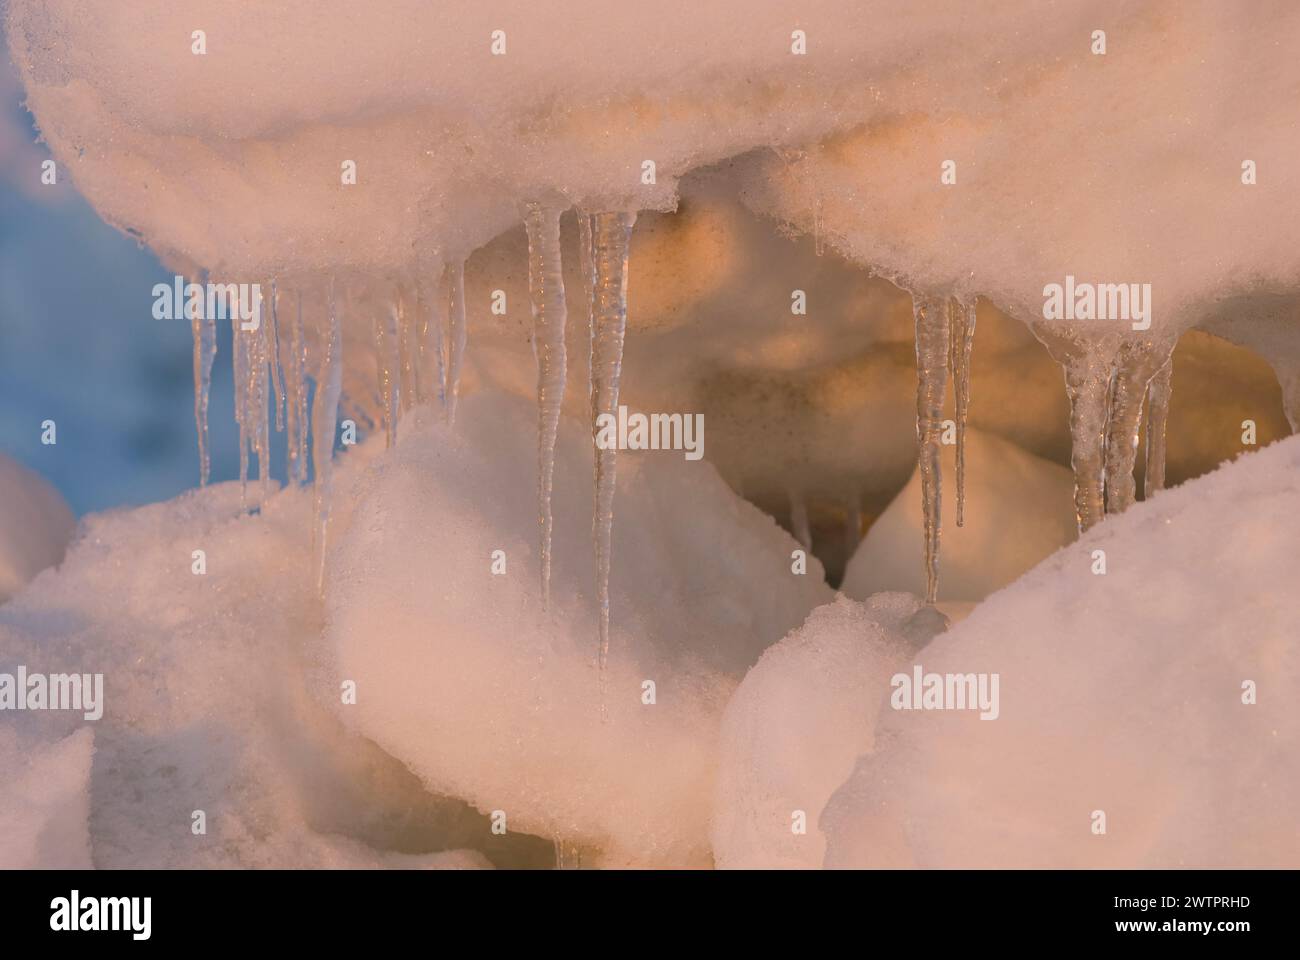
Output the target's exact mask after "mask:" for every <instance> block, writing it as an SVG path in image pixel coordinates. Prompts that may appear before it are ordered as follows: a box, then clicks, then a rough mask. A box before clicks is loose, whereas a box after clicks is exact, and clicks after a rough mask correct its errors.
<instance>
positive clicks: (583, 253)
mask: <svg viewBox="0 0 1300 960" xmlns="http://www.w3.org/2000/svg"><path fill="white" fill-rule="evenodd" d="M576 212H577V215H578V267H579V270H580V271H581V272H582V292H583V296H585V297H586V300H587V329H588V330H590V331H591V332H592V334H593V336H594V334H595V329H596V326H595V324H596V317H595V312H594V311H595V309H596V299H595V298H596V265H595V263H594V262H593V261H592V249H591V244H592V240H591V214H590V213H587V212H586V211H585V210H578V211H576ZM591 346H592V348H593V349H592V350H588V351H587V406H588V408H589V409H590V410H591V416H592V421H591V428H592V430H595V429H596V420H595V417H596V378H595V372H594V370H593V369H592V367H593V362H594V360H595V357H594V347H595V343H594V341H593V342H592V344H591Z"/></svg>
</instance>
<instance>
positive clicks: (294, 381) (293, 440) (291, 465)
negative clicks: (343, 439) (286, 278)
mask: <svg viewBox="0 0 1300 960" xmlns="http://www.w3.org/2000/svg"><path fill="white" fill-rule="evenodd" d="M294 299H295V300H297V310H296V311H295V312H294V313H291V314H289V315H288V319H287V320H286V322H285V324H284V327H285V328H287V329H288V337H287V341H288V342H287V343H286V344H285V349H284V350H282V351H281V352H280V356H281V358H282V360H283V368H284V369H283V377H284V413H285V418H284V419H285V461H286V463H287V464H288V468H287V473H288V475H289V483H290V484H293V485H297V484H301V483H305V482H306V480H307V454H306V444H307V431H308V425H307V375H306V367H305V365H304V361H305V359H306V358H305V356H304V347H303V337H302V294H298V295H297V296H296V297H295V298H294Z"/></svg>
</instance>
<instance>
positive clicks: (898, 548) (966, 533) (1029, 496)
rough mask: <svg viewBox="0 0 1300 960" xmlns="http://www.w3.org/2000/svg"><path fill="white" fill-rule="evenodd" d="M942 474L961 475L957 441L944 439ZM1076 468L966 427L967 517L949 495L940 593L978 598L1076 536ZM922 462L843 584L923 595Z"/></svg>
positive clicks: (856, 590)
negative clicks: (961, 521) (961, 517)
mask: <svg viewBox="0 0 1300 960" xmlns="http://www.w3.org/2000/svg"><path fill="white" fill-rule="evenodd" d="M940 449H941V450H942V452H943V475H944V477H945V478H950V477H953V476H954V475H955V468H954V461H955V451H956V449H957V448H956V446H955V445H951V444H949V445H943V446H941V447H940ZM1072 490H1073V487H1072V480H1071V477H1070V471H1069V470H1066V469H1065V468H1064V467H1061V466H1059V465H1057V464H1055V463H1050V462H1048V461H1047V460H1043V459H1041V458H1039V457H1036V456H1034V455H1033V454H1031V453H1026V452H1025V451H1024V450H1021V449H1020V448H1019V447H1017V446H1016V445H1015V444H1013V443H1009V442H1008V441H1006V440H1003V439H1002V438H1001V437H998V436H995V435H993V434H989V433H984V432H982V431H979V430H974V429H971V430H968V431H967V433H966V523H965V525H964V526H961V527H959V526H957V524H956V503H955V500H956V498H955V497H954V496H952V495H951V494H949V495H948V496H945V497H944V498H943V534H942V540H941V544H942V552H941V554H940V556H941V557H942V565H941V568H940V574H939V599H940V600H941V601H965V602H970V601H979V600H983V599H984V598H985V597H986V596H988V595H989V594H990V593H992V592H993V591H995V590H998V589H1000V588H1002V587H1004V586H1006V585H1007V584H1009V583H1011V582H1012V581H1013V580H1015V579H1016V578H1017V577H1019V576H1020V575H1021V574H1023V573H1024V572H1025V571H1027V570H1029V569H1030V568H1031V567H1033V566H1034V565H1035V564H1037V563H1038V562H1039V561H1040V560H1042V559H1043V558H1044V557H1046V556H1048V555H1049V554H1051V553H1052V552H1053V551H1055V550H1056V549H1058V548H1059V547H1061V546H1063V545H1065V544H1067V543H1069V542H1070V541H1071V540H1073V539H1074V537H1075V521H1074V510H1073V509H1072V504H1073V501H1072V495H1073V494H1072ZM920 499H921V478H920V470H919V468H918V470H917V471H916V472H914V473H913V474H912V479H911V480H909V481H908V484H907V486H906V487H904V488H903V490H902V491H901V492H900V493H899V494H898V496H897V497H896V498H895V499H894V501H893V503H891V504H890V505H889V506H888V507H887V508H886V509H885V512H884V513H882V514H881V515H880V516H879V517H877V518H876V520H875V522H874V523H872V525H871V528H870V529H869V530H868V531H867V535H866V536H865V537H864V538H863V539H862V542H861V543H860V544H859V545H858V549H857V552H856V553H854V555H853V558H852V559H851V560H850V561H849V566H848V569H847V570H846V571H845V573H844V582H843V583H842V585H841V589H842V590H843V591H844V592H845V593H846V594H848V595H849V596H850V597H856V598H858V599H862V600H865V599H866V598H867V597H869V596H871V595H872V594H874V593H879V592H880V591H883V590H905V591H909V592H913V593H918V594H921V595H924V593H925V586H926V580H925V565H924V563H922V550H923V544H924V537H923V536H922V533H923V531H922V528H921V521H922V517H921V514H920V512H919V511H918V510H917V509H916V505H917V503H918V502H920Z"/></svg>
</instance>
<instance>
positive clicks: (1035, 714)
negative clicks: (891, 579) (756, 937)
mask: <svg viewBox="0 0 1300 960" xmlns="http://www.w3.org/2000/svg"><path fill="white" fill-rule="evenodd" d="M1297 476H1300V440H1297V439H1295V438H1292V439H1288V440H1284V441H1281V442H1279V443H1277V444H1274V445H1273V446H1271V447H1269V448H1267V449H1265V450H1262V451H1260V452H1258V453H1255V454H1252V455H1250V456H1246V457H1243V458H1241V459H1240V460H1239V461H1237V462H1234V463H1231V464H1228V465H1226V466H1224V467H1223V468H1221V469H1220V470H1218V471H1216V472H1215V473H1212V474H1210V475H1208V476H1205V477H1201V478H1199V479H1196V480H1193V481H1190V482H1188V483H1186V484H1184V485H1182V486H1180V487H1177V488H1175V489H1172V490H1167V491H1165V492H1163V493H1161V494H1160V495H1158V496H1156V497H1155V498H1154V499H1152V500H1151V501H1149V502H1145V503H1139V504H1138V505H1136V506H1135V507H1133V508H1131V509H1130V510H1129V511H1128V512H1126V513H1125V514H1123V515H1122V516H1119V517H1112V518H1108V519H1107V520H1106V522H1105V523H1103V524H1101V525H1100V526H1099V527H1096V528H1094V529H1093V530H1091V531H1090V532H1089V533H1088V534H1086V535H1085V536H1084V537H1082V538H1081V539H1080V540H1079V541H1078V542H1077V543H1075V544H1073V545H1071V546H1070V547H1067V548H1066V549H1064V550H1062V551H1060V552H1058V553H1056V554H1055V555H1053V556H1052V557H1051V558H1050V559H1048V560H1047V561H1046V562H1044V563H1042V564H1040V565H1039V566H1038V567H1036V568H1035V569H1034V570H1033V571H1031V572H1030V573H1029V574H1028V575H1026V576H1025V577H1023V578H1021V579H1020V580H1018V581H1017V582H1016V583H1014V584H1013V585H1011V586H1010V587H1008V588H1007V589H1005V590H1003V591H1001V592H1000V593H997V594H995V595H994V596H992V597H990V598H989V599H988V600H987V601H985V602H984V603H983V604H981V605H980V606H979V607H977V608H976V609H975V610H974V612H973V613H971V615H970V616H969V617H968V618H967V619H966V620H964V621H963V622H961V623H960V624H958V625H956V626H955V627H953V628H952V630H951V631H949V632H948V633H946V634H944V635H942V636H939V637H936V638H935V640H934V641H933V642H932V643H930V644H929V645H928V646H927V647H926V648H924V649H923V650H921V651H920V652H919V653H918V654H917V657H916V662H917V663H920V664H921V665H922V666H923V667H924V669H925V671H926V672H938V673H949V672H951V673H961V674H966V673H972V672H974V673H997V674H998V675H999V677H1000V692H1001V693H1000V699H1001V703H1000V715H999V716H998V718H997V719H996V720H992V721H984V720H981V719H979V717H978V715H977V714H975V713H971V712H964V711H949V712H944V711H894V710H891V709H889V708H888V707H886V708H885V710H884V711H883V712H882V716H881V718H880V720H879V721H878V726H877V730H876V744H877V749H876V750H875V751H874V752H869V753H866V754H864V756H863V757H862V758H861V759H860V760H859V761H858V764H857V767H856V768H855V770H854V772H853V774H852V776H851V777H850V778H849V779H848V780H847V781H846V782H845V784H844V785H843V786H841V787H840V788H839V790H838V791H837V792H836V794H835V796H834V797H832V799H831V801H830V803H829V804H828V806H827V808H826V812H825V814H824V815H823V817H822V821H821V825H822V828H823V829H824V830H825V832H826V836H827V838H828V843H827V854H826V861H825V862H826V866H829V867H846V866H944V867H974V866H981V867H1125V868H1137V867H1179V866H1187V867H1214V866H1223V867H1226V866H1236V867H1270V866H1272V867H1277V866H1292V867H1294V866H1295V865H1296V863H1297V862H1300V830H1298V829H1297V819H1296V798H1297V796H1300V712H1298V711H1297V710H1296V707H1295V705H1296V703H1297V702H1298V700H1300V645H1298V644H1297V641H1296V636H1295V630H1294V624H1295V623H1296V621H1297V618H1300V593H1297V591H1296V590H1295V565H1294V562H1293V556H1294V544H1295V542H1296V538H1297V537H1298V536H1300V521H1298V520H1297V517H1298V516H1300V514H1297V511H1296V510H1295V504H1296V500H1297V496H1298V493H1297V481H1296V478H1297ZM1096 550H1104V551H1105V554H1106V565H1107V566H1106V569H1107V572H1106V573H1105V575H1097V574H1094V573H1093V569H1094V566H1095V560H1094V557H1093V552H1094V551H1096ZM1247 681H1250V682H1251V683H1253V684H1254V685H1255V687H1256V688H1257V697H1258V702H1257V703H1254V704H1247V703H1244V702H1243V696H1244V693H1243V684H1245V683H1246V682H1247ZM869 692H870V691H869V690H867V689H864V690H863V696H864V697H865V696H867V695H869ZM1095 811H1103V812H1104V813H1105V817H1106V823H1105V825H1106V832H1105V834H1104V835H1097V834H1094V833H1093V831H1092V824H1093V822H1094V820H1093V817H1094V812H1095Z"/></svg>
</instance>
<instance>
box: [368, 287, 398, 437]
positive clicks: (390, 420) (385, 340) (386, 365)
mask: <svg viewBox="0 0 1300 960" xmlns="http://www.w3.org/2000/svg"><path fill="white" fill-rule="evenodd" d="M374 325H375V367H376V369H377V370H378V372H379V396H380V401H381V403H382V404H383V418H384V437H385V440H386V442H387V446H389V447H391V446H392V445H393V443H394V442H395V441H396V440H397V395H398V391H399V389H400V388H399V387H398V384H397V382H396V381H397V377H398V372H397V306H396V305H395V304H390V305H389V306H388V307H387V308H385V309H384V310H382V311H380V313H379V314H378V315H376V317H375V324H374Z"/></svg>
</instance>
